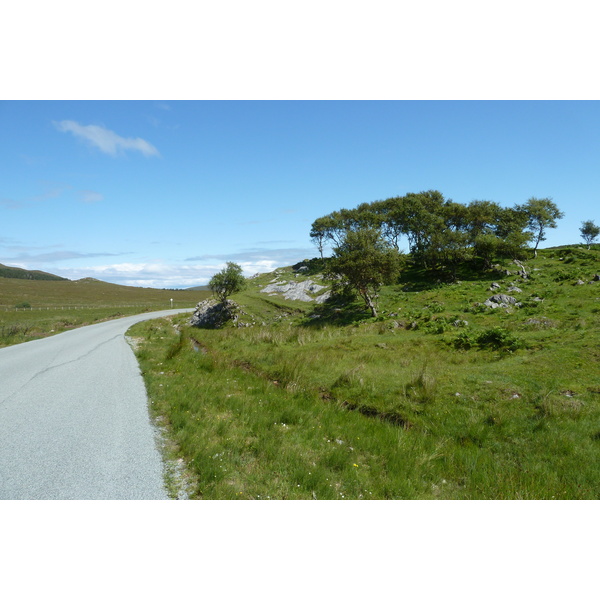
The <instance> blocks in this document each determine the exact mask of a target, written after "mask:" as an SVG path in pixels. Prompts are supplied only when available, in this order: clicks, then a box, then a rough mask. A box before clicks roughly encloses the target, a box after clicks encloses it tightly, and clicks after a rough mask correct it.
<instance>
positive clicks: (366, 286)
mask: <svg viewBox="0 0 600 600" xmlns="http://www.w3.org/2000/svg"><path fill="white" fill-rule="evenodd" d="M401 264H402V258H401V254H400V253H398V252H397V251H396V250H395V249H394V248H392V247H391V246H390V245H389V244H388V243H387V242H385V241H384V240H383V239H382V237H381V234H380V232H379V231H378V230H377V229H373V228H363V229H358V230H357V231H348V232H347V233H346V235H345V237H344V239H343V241H342V243H341V244H340V245H339V246H338V247H337V248H334V250H333V257H332V258H331V261H330V263H329V265H328V267H327V274H328V277H329V278H330V279H333V280H334V289H335V288H337V289H338V290H340V289H344V290H347V289H350V290H352V291H354V292H355V293H357V294H358V295H359V296H360V297H361V298H362V299H363V300H364V302H365V305H366V306H367V308H369V310H370V311H371V315H372V316H373V317H377V295H378V292H379V290H380V288H381V286H382V285H384V284H389V283H393V282H394V281H395V280H396V279H397V278H398V275H399V274H400V269H401Z"/></svg>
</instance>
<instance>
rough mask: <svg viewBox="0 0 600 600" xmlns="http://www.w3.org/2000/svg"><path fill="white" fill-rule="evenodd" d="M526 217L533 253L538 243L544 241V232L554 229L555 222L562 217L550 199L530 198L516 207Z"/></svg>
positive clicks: (562, 214) (535, 251)
mask: <svg viewBox="0 0 600 600" xmlns="http://www.w3.org/2000/svg"><path fill="white" fill-rule="evenodd" d="M518 208H519V209H520V210H521V211H522V212H523V213H524V214H526V215H527V228H528V229H529V230H530V232H531V233H532V234H533V239H534V241H535V246H534V253H537V248H538V245H539V243H540V242H543V241H544V240H545V239H546V230H547V229H548V228H550V229H554V228H556V221H557V220H558V219H562V218H563V217H564V213H562V212H561V211H560V210H559V209H558V207H557V206H556V204H554V202H552V199H551V198H530V199H529V200H527V202H526V203H525V204H523V205H522V206H520V207H518Z"/></svg>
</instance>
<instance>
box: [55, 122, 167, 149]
mask: <svg viewBox="0 0 600 600" xmlns="http://www.w3.org/2000/svg"><path fill="white" fill-rule="evenodd" d="M54 126H55V127H56V128H57V129H58V131H63V132H70V133H72V134H73V135H74V136H75V137H77V138H80V139H83V140H85V141H87V142H89V143H90V144H91V145H92V146H95V147H96V148H98V149H99V150H100V151H101V152H104V153H105V154H110V155H111V156H117V155H118V154H119V153H122V152H124V151H126V150H137V151H138V152H141V153H142V154H143V155H144V156H160V154H159V152H158V150H157V149H156V148H155V147H154V146H153V145H152V144H150V143H149V142H147V141H146V140H143V139H142V138H124V137H121V136H120V135H117V134H116V133H115V132H114V131H111V130H110V129H106V128H104V127H100V126H99V125H80V124H79V123H77V122H76V121H60V122H58V123H57V122H54Z"/></svg>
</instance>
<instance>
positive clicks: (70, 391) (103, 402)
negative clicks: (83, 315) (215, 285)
mask: <svg viewBox="0 0 600 600" xmlns="http://www.w3.org/2000/svg"><path fill="white" fill-rule="evenodd" d="M190 310H191V309H190ZM180 312H187V311H182V310H165V311H159V312H153V313H145V314H142V315H136V316H132V317H124V318H121V319H116V320H113V321H106V322H104V323H98V324H96V325H89V326H87V327H81V328H79V329H73V330H71V331H67V332H64V333H61V334H58V335H55V336H52V337H48V338H44V339H41V340H34V341H31V342H26V343H24V344H18V345H15V346H9V347H7V348H0V499H11V500H20V499H28V500H38V499H39V500H67V499H74V500H87V499H90V500H113V499H114V500H126V499H131V500H144V499H155V500H165V499H167V498H168V496H167V494H166V492H165V490H164V487H163V467H162V461H161V457H160V453H159V451H158V449H157V447H156V443H155V431H154V429H153V427H152V425H151V422H150V418H149V414H148V404H147V402H148V401H147V396H146V390H145V387H144V382H143V379H142V376H141V374H140V371H139V367H138V363H137V360H136V358H135V356H134V354H133V351H132V349H131V347H130V346H129V344H128V343H127V341H126V340H125V336H124V334H125V332H126V331H127V329H129V327H131V325H133V324H134V323H137V322H139V321H143V320H147V319H152V318H158V317H162V316H167V315H172V314H176V313H180Z"/></svg>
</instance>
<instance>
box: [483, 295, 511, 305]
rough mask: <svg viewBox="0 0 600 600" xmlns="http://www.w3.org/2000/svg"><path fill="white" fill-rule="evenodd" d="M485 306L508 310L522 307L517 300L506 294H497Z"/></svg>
mask: <svg viewBox="0 0 600 600" xmlns="http://www.w3.org/2000/svg"><path fill="white" fill-rule="evenodd" d="M484 304H485V305H486V306H489V307H490V308H508V307H509V306H520V303H519V302H517V299H516V298H514V297H513V296H507V295H506V294H495V295H494V296H490V297H489V298H488V299H487V300H486V301H485V302H484Z"/></svg>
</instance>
